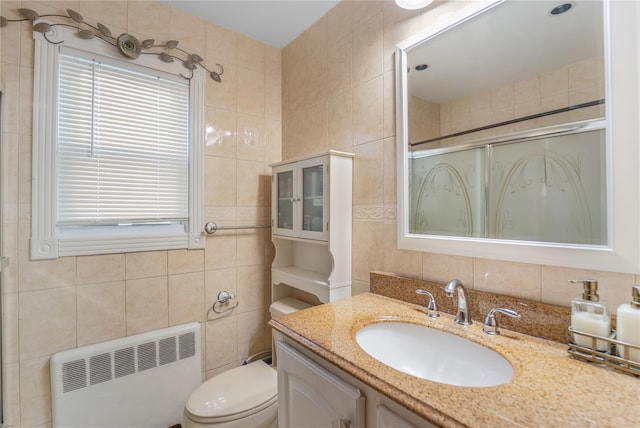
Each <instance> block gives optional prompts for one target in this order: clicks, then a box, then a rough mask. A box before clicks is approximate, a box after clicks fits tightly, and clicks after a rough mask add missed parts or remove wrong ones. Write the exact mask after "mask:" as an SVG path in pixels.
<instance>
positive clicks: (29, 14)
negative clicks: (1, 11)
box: [18, 8, 40, 21]
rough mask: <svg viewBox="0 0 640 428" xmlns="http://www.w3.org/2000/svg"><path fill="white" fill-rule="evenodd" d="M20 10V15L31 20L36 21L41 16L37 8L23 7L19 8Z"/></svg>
mask: <svg viewBox="0 0 640 428" xmlns="http://www.w3.org/2000/svg"><path fill="white" fill-rule="evenodd" d="M18 12H19V13H20V15H22V16H24V17H25V18H27V19H28V20H30V21H35V20H36V19H39V18H40V15H38V12H36V11H35V10H31V9H24V8H22V9H18Z"/></svg>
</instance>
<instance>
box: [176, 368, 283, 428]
mask: <svg viewBox="0 0 640 428" xmlns="http://www.w3.org/2000/svg"><path fill="white" fill-rule="evenodd" d="M277 394H278V375H277V372H276V370H275V369H273V368H272V367H271V366H269V365H267V364H266V363H265V362H264V361H262V360H258V361H255V362H253V363H251V364H247V365H244V366H240V367H236V368H234V369H231V370H229V371H226V372H224V373H222V374H219V375H217V376H214V377H212V378H211V379H209V380H207V381H206V382H204V383H203V384H201V385H200V386H199V387H198V388H197V389H196V390H195V391H194V392H193V393H192V394H191V396H190V397H189V400H188V401H187V405H186V411H187V412H188V413H189V415H190V416H191V417H193V418H194V419H198V420H203V419H204V420H206V421H208V422H213V421H214V420H215V421H220V422H222V420H224V421H229V420H235V419H240V418H243V417H246V416H249V415H252V414H254V413H257V412H259V411H261V410H263V409H265V408H267V407H268V406H270V405H271V404H273V403H274V402H276V401H277V399H278V396H277Z"/></svg>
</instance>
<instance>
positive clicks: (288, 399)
mask: <svg viewBox="0 0 640 428" xmlns="http://www.w3.org/2000/svg"><path fill="white" fill-rule="evenodd" d="M277 353H278V426H279V427H280V428H296V427H305V428H316V427H317V428H328V427H331V428H365V397H364V396H363V395H362V393H361V392H360V390H359V389H358V388H355V387H353V386H352V385H349V384H348V383H346V382H344V381H343V380H341V379H339V378H338V377H336V376H335V375H333V374H332V373H330V372H328V371H327V370H325V369H324V368H322V367H320V366H319V365H318V364H316V363H315V362H313V361H311V360H310V359H308V358H307V357H305V356H304V355H302V354H301V353H299V352H298V351H296V350H294V349H293V348H292V347H290V346H288V345H286V344H285V343H283V342H278V344H277Z"/></svg>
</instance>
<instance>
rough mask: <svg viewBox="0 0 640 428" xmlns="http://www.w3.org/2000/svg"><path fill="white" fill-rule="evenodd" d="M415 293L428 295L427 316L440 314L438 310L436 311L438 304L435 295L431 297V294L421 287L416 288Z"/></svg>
mask: <svg viewBox="0 0 640 428" xmlns="http://www.w3.org/2000/svg"><path fill="white" fill-rule="evenodd" d="M416 293H418V294H424V295H426V296H429V305H428V306H427V316H428V317H429V318H438V317H439V316H440V311H438V304H437V303H436V299H435V297H433V294H431V293H429V292H428V291H427V290H423V289H421V288H418V289H417V290H416Z"/></svg>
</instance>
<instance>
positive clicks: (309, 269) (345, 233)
mask: <svg viewBox="0 0 640 428" xmlns="http://www.w3.org/2000/svg"><path fill="white" fill-rule="evenodd" d="M352 164H353V154H350V153H343V152H337V151H329V152H326V153H322V154H319V155H315V156H309V157H304V158H298V159H292V160H288V161H284V162H279V163H276V164H273V165H271V167H272V168H273V173H272V177H271V180H272V195H271V196H272V212H271V230H272V241H273V244H274V246H275V249H276V256H275V259H274V261H273V264H272V269H271V272H272V284H273V290H272V291H273V296H272V298H273V301H276V300H280V299H282V298H285V297H289V296H291V295H292V293H293V290H294V289H300V290H303V291H305V292H308V293H311V294H314V295H316V296H318V299H319V300H320V301H321V302H323V303H327V302H331V301H334V300H337V299H340V298H343V297H349V296H351V235H352V233H351V210H352V207H351V205H352V203H351V201H352V170H353V166H352Z"/></svg>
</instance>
